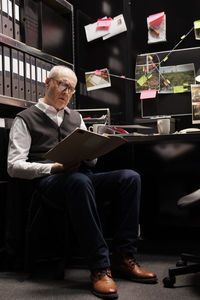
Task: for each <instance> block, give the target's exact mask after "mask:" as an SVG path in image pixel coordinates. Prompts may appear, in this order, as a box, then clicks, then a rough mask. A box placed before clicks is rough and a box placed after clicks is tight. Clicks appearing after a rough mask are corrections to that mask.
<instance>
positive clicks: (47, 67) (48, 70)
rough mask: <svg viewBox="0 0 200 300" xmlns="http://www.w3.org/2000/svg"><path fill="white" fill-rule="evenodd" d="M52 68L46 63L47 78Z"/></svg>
mask: <svg viewBox="0 0 200 300" xmlns="http://www.w3.org/2000/svg"><path fill="white" fill-rule="evenodd" d="M52 68H53V65H52V64H50V63H46V70H47V77H49V72H50V70H51V69H52Z"/></svg>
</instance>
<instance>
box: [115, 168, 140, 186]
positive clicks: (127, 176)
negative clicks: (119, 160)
mask: <svg viewBox="0 0 200 300" xmlns="http://www.w3.org/2000/svg"><path fill="white" fill-rule="evenodd" d="M120 177H121V179H122V180H125V181H134V182H136V183H138V184H140V183H141V178H140V174H139V173H137V172H136V171H134V170H131V169H124V170H120Z"/></svg>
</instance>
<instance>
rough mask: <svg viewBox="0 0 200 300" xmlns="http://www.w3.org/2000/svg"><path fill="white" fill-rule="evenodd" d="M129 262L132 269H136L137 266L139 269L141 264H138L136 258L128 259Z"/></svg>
mask: <svg viewBox="0 0 200 300" xmlns="http://www.w3.org/2000/svg"><path fill="white" fill-rule="evenodd" d="M127 260H128V264H129V266H130V268H131V269H133V268H134V267H135V265H137V266H138V267H140V265H139V263H138V262H137V260H136V259H135V257H127Z"/></svg>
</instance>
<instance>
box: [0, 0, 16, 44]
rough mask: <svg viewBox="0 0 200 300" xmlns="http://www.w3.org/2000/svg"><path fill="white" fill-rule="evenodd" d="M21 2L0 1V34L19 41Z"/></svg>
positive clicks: (14, 0) (13, 0)
mask: <svg viewBox="0 0 200 300" xmlns="http://www.w3.org/2000/svg"><path fill="white" fill-rule="evenodd" d="M20 2H21V0H0V33H3V34H4V35H7V36H9V37H11V38H14V39H16V40H18V41H20Z"/></svg>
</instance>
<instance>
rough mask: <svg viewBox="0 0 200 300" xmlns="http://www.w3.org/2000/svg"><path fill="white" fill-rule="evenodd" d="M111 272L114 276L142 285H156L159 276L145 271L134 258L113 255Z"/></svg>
mask: <svg viewBox="0 0 200 300" xmlns="http://www.w3.org/2000/svg"><path fill="white" fill-rule="evenodd" d="M110 260H111V270H112V273H113V275H114V276H118V277H123V278H127V279H129V280H132V281H137V282H142V283H156V282H157V276H156V274H154V273H152V272H148V271H145V270H143V269H142V268H141V267H140V265H139V264H138V263H136V261H135V259H134V258H130V257H128V256H127V255H123V254H118V253H113V255H112V256H111V258H110Z"/></svg>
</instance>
